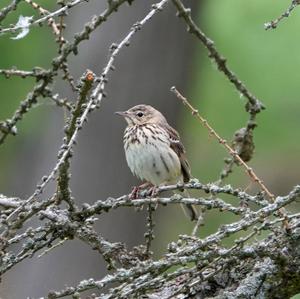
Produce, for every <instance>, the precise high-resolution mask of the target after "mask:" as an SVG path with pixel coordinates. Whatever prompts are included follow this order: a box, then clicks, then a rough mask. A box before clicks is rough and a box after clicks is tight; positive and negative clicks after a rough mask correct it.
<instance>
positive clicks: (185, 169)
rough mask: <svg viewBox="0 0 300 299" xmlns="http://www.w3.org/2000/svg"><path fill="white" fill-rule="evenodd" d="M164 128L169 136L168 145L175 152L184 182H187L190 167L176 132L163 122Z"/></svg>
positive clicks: (189, 176) (189, 175)
mask: <svg viewBox="0 0 300 299" xmlns="http://www.w3.org/2000/svg"><path fill="white" fill-rule="evenodd" d="M163 127H164V129H165V130H166V131H167V133H168V134H169V136H170V142H171V144H170V147H171V149H172V150H173V151H174V152H175V153H176V154H177V156H178V158H179V160H180V164H181V172H182V176H183V181H184V183H188V182H189V180H190V178H191V168H190V165H189V163H188V161H187V158H186V155H185V149H184V146H183V144H182V143H181V141H180V137H179V134H178V132H177V131H176V130H175V129H173V128H172V127H171V126H170V125H169V124H168V123H166V124H164V126H163Z"/></svg>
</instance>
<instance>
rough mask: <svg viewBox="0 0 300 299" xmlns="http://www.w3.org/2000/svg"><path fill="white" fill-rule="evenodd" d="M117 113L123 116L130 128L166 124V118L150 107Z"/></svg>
mask: <svg viewBox="0 0 300 299" xmlns="http://www.w3.org/2000/svg"><path fill="white" fill-rule="evenodd" d="M115 113H116V114H117V115H121V116H123V117H124V118H125V120H126V121H127V123H128V125H129V126H134V125H144V124H153V123H154V124H159V123H164V122H166V119H165V118H164V116H163V115H162V114H161V113H160V112H159V111H158V110H156V109H155V108H153V107H152V106H150V105H143V104H142V105H137V106H134V107H132V108H130V109H128V110H127V111H123V112H115Z"/></svg>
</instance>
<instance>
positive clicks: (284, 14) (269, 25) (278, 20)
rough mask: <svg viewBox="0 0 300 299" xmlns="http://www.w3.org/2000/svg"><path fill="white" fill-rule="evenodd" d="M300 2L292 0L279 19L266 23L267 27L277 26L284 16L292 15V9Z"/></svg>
mask: <svg viewBox="0 0 300 299" xmlns="http://www.w3.org/2000/svg"><path fill="white" fill-rule="evenodd" d="M299 4H300V1H299V0H292V2H291V4H290V6H289V7H288V8H287V10H286V11H285V12H284V13H283V14H281V15H280V16H279V17H278V18H277V19H275V20H273V21H271V22H268V23H265V24H264V27H265V29H266V30H269V29H275V28H277V26H278V24H279V22H280V21H281V20H282V19H284V18H288V17H289V16H290V14H291V13H292V11H293V10H294V8H296V7H297V6H298V5H299Z"/></svg>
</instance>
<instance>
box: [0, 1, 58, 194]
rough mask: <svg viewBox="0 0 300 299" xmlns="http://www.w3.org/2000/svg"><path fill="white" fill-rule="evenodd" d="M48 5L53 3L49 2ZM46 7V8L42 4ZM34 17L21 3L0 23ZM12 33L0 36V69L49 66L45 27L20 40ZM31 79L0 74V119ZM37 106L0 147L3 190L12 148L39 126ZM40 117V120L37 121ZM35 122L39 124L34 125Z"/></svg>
mask: <svg viewBox="0 0 300 299" xmlns="http://www.w3.org/2000/svg"><path fill="white" fill-rule="evenodd" d="M10 2H11V1H1V5H0V9H2V8H3V7H5V6H6V5H8V4H9V3H10ZM51 4H52V5H53V4H55V2H52V3H51ZM46 8H49V7H46ZM20 14H22V15H23V16H36V17H38V16H39V15H38V14H37V12H36V11H35V10H33V9H32V7H31V6H30V5H28V4H27V3H25V2H21V3H20V4H19V6H18V10H17V12H13V13H11V14H9V15H8V17H7V18H6V19H5V20H4V21H3V23H2V24H1V25H2V26H3V27H6V26H9V25H10V24H15V23H16V22H17V21H18V18H19V15H20ZM15 35H16V34H11V35H10V34H6V35H3V36H1V37H0V49H1V55H0V68H1V69H10V68H12V67H16V68H18V69H21V70H31V69H32V68H33V67H35V66H40V67H45V68H48V67H50V65H51V58H52V57H53V56H54V55H55V49H56V45H55V43H54V42H53V40H54V37H53V34H52V32H51V29H50V28H49V27H48V26H43V27H42V28H40V27H32V28H31V30H30V32H29V34H28V35H27V36H26V37H25V38H23V39H20V40H13V39H11V37H12V36H15ZM34 83H35V82H34V80H33V79H32V78H28V79H22V78H19V77H12V78H10V79H6V78H5V77H4V76H3V75H2V76H0V90H1V100H0V120H5V119H7V118H10V117H11V116H12V115H13V113H14V111H15V110H16V109H17V107H18V105H19V103H20V102H21V101H23V100H25V98H26V95H27V93H28V92H30V91H31V90H32V88H33V86H34ZM39 108H40V106H39V105H37V109H33V110H32V111H31V112H30V113H28V114H27V115H26V116H25V117H24V119H23V120H22V121H21V122H20V123H19V124H18V126H17V128H18V132H19V135H18V136H17V137H12V136H9V138H8V139H7V141H6V142H5V143H4V144H3V145H2V146H1V154H0V165H1V170H2V171H1V172H0V189H1V192H4V191H5V190H6V188H7V184H8V178H9V177H10V173H9V172H10V171H11V168H10V167H9V166H10V165H11V163H12V160H13V159H14V157H15V154H16V151H18V149H19V148H20V147H21V146H22V142H24V140H25V139H26V138H28V136H33V135H34V134H36V133H37V132H38V131H39V130H41V129H42V126H41V123H42V122H41V120H42V118H43V115H42V114H43V113H41V109H39ZM39 120H40V121H39ZM37 123H38V124H39V125H38V126H37Z"/></svg>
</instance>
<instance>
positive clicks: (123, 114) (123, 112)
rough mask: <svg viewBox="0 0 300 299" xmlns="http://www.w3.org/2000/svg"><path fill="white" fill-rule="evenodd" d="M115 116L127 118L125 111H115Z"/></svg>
mask: <svg viewBox="0 0 300 299" xmlns="http://www.w3.org/2000/svg"><path fill="white" fill-rule="evenodd" d="M115 114H117V115H120V116H124V117H126V116H128V112H127V111H117V112H115Z"/></svg>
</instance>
